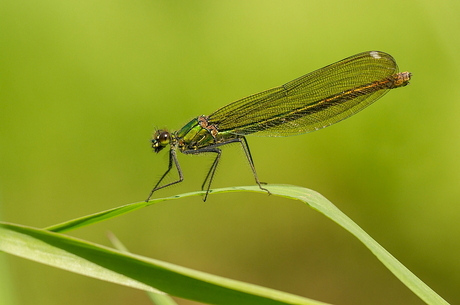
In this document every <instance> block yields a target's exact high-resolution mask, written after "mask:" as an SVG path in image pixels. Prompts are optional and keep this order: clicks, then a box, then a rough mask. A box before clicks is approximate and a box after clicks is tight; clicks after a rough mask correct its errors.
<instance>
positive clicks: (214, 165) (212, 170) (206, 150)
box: [183, 148, 222, 201]
mask: <svg viewBox="0 0 460 305" xmlns="http://www.w3.org/2000/svg"><path fill="white" fill-rule="evenodd" d="M183 153H184V154H193V155H197V154H201V153H216V154H217V156H216V158H215V159H214V162H213V163H212V165H211V168H210V169H209V171H208V173H207V174H206V178H205V179H204V181H203V184H202V185H201V190H202V191H204V190H205V189H206V194H205V195H204V198H203V201H206V199H207V198H208V194H209V189H210V188H211V182H212V179H214V173H215V172H216V168H217V165H218V164H219V160H220V156H221V155H222V151H221V150H220V149H219V148H202V149H199V150H190V151H187V150H186V151H184V152H183ZM208 181H209V182H208ZM206 185H207V187H205V186H206Z"/></svg>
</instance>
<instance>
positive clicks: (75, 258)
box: [0, 223, 325, 305]
mask: <svg viewBox="0 0 460 305" xmlns="http://www.w3.org/2000/svg"><path fill="white" fill-rule="evenodd" d="M0 250H1V251H4V252H7V253H10V254H13V255H17V256H20V257H23V258H27V259H30V260H34V261H37V262H40V263H43V264H47V265H51V266H54V267H58V268H61V269H64V270H68V271H71V272H75V273H79V274H82V275H86V276H90V277H94V278H97V279H101V280H105V281H109V282H113V283H117V284H120V285H126V286H130V287H133V288H138V289H142V290H146V291H154V292H157V293H161V291H163V292H165V293H168V294H170V295H173V296H177V297H180V298H185V299H189V300H194V301H197V302H203V303H208V304H222V305H233V304H241V305H253V304H258V305H286V304H299V305H302V304H304V305H324V304H325V303H322V302H318V301H314V300H309V299H307V298H303V297H299V296H295V295H292V294H288V293H284V292H280V291H276V290H273V289H269V288H264V287H260V286H257V285H252V284H248V283H243V282H239V281H235V280H231V279H227V278H223V277H219V276H215V275H211V274H207V273H204V272H200V271H195V270H192V269H189V268H185V267H181V266H177V265H173V264H170V263H166V262H162V261H159V260H155V259H150V258H147V257H143V256H140V255H134V254H129V253H124V252H121V251H118V250H114V249H110V248H108V247H104V246H101V245H97V244H94V243H90V242H87V241H83V240H79V239H76V238H72V237H69V236H65V235H62V234H59V233H54V232H50V231H46V230H42V229H36V228H31V227H25V226H20V225H14V224H7V223H0ZM152 287H155V288H152ZM156 289H159V290H161V291H158V290H156Z"/></svg>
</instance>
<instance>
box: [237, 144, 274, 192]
mask: <svg viewBox="0 0 460 305" xmlns="http://www.w3.org/2000/svg"><path fill="white" fill-rule="evenodd" d="M238 141H239V142H240V143H241V146H243V150H244V153H245V154H246V158H247V159H248V161H249V166H251V170H252V174H253V175H254V179H255V180H256V183H257V184H258V185H259V188H260V189H261V190H264V191H266V192H267V193H268V194H269V195H271V193H270V191H269V190H267V189H266V188H263V187H262V184H266V183H264V182H260V181H259V177H257V172H256V167H255V166H254V161H252V156H251V151H250V150H249V145H248V142H247V141H246V138H245V137H241V138H238Z"/></svg>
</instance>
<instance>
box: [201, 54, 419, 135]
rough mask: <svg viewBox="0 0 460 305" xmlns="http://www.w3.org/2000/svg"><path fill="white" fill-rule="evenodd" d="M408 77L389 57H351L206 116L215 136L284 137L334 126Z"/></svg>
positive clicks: (403, 82)
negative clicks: (216, 133) (400, 71)
mask: <svg viewBox="0 0 460 305" xmlns="http://www.w3.org/2000/svg"><path fill="white" fill-rule="evenodd" d="M409 79H410V73H407V72H404V73H399V74H398V67H397V65H396V62H395V60H394V59H393V57H392V56H391V55H389V54H386V53H383V52H379V51H371V52H364V53H360V54H356V55H354V56H351V57H348V58H346V59H343V60H341V61H339V62H336V63H334V64H331V65H329V66H326V67H324V68H321V69H319V70H316V71H314V72H311V73H309V74H306V75H304V76H301V77H299V78H297V79H295V80H293V81H290V82H288V83H286V84H284V85H282V86H279V87H275V88H272V89H269V90H266V91H262V92H260V93H256V94H253V95H250V96H248V97H245V98H243V99H241V100H238V101H235V102H233V103H230V104H228V105H226V106H224V107H222V108H220V109H218V110H217V111H215V112H214V113H212V114H211V115H209V117H208V123H209V124H213V125H215V126H216V127H217V129H218V130H219V132H229V133H233V134H239V135H248V134H254V135H260V136H289V135H297V134H302V133H307V132H311V131H314V130H318V129H321V128H324V127H327V126H329V125H332V124H334V123H336V122H339V121H341V120H343V119H345V118H347V117H349V116H351V115H353V114H355V113H357V112H359V111H360V110H362V109H364V108H365V107H367V106H369V105H370V104H372V103H373V102H374V101H375V100H377V99H378V98H380V97H381V96H383V95H384V94H385V93H386V92H388V90H389V89H392V88H396V87H401V86H405V85H407V84H408V82H409Z"/></svg>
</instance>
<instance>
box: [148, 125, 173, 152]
mask: <svg viewBox="0 0 460 305" xmlns="http://www.w3.org/2000/svg"><path fill="white" fill-rule="evenodd" d="M170 141H171V134H170V133H169V132H168V131H167V130H157V131H155V133H154V134H153V139H152V148H153V150H154V151H155V152H156V153H157V152H159V151H160V150H162V149H163V148H165V147H166V146H167V145H168V144H169V142H170Z"/></svg>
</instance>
